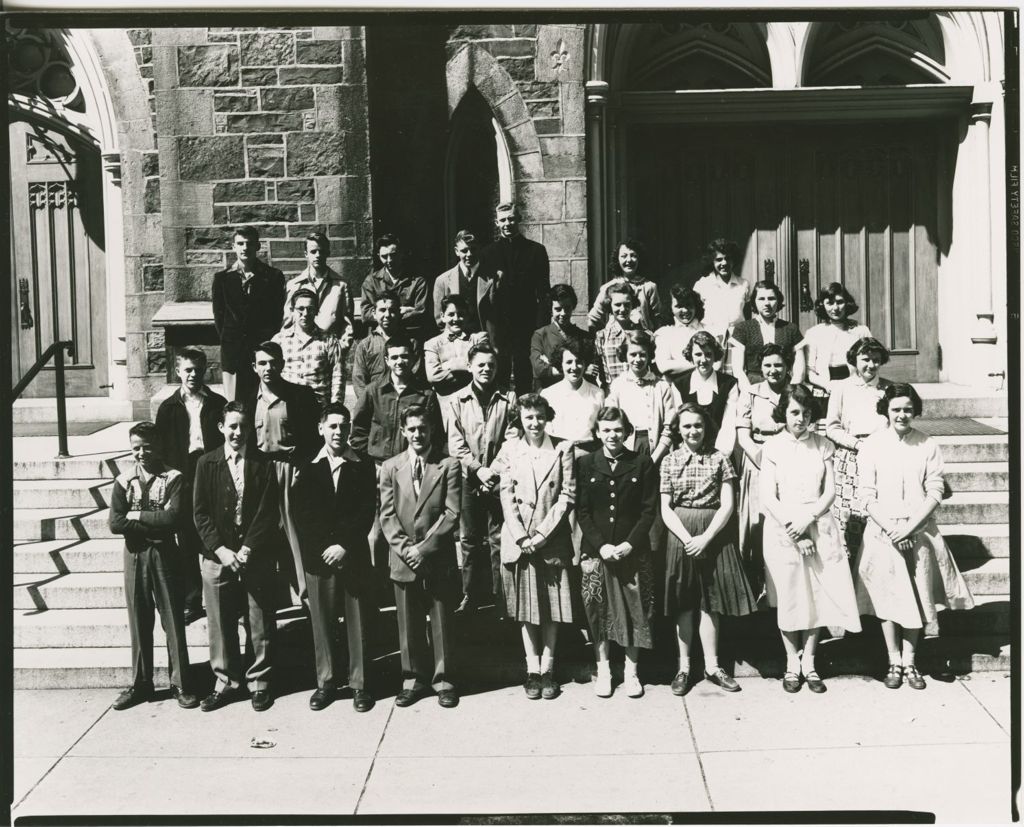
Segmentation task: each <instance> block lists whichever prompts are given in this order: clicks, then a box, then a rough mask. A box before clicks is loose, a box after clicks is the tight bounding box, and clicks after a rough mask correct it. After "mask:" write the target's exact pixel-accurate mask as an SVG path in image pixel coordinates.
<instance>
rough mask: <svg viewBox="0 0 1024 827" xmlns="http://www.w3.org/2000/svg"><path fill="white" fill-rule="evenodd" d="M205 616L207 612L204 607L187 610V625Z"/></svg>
mask: <svg viewBox="0 0 1024 827" xmlns="http://www.w3.org/2000/svg"><path fill="white" fill-rule="evenodd" d="M203 617H206V612H204V611H203V610H202V609H192V610H191V611H187V612H185V625H186V626H189V625H191V624H193V623H195V622H196V621H197V620H199V619H200V618H203Z"/></svg>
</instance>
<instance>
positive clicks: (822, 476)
mask: <svg viewBox="0 0 1024 827" xmlns="http://www.w3.org/2000/svg"><path fill="white" fill-rule="evenodd" d="M814 408H815V405H814V396H813V395H812V394H811V392H810V391H809V390H807V388H805V387H803V386H802V385H796V386H794V387H793V388H791V389H790V390H789V391H784V392H783V394H782V396H781V398H780V399H779V404H778V405H777V406H776V408H775V412H774V418H775V420H776V422H779V424H782V425H784V426H785V429H784V430H783V431H782V432H781V433H779V434H777V435H775V436H773V437H771V438H770V439H769V440H768V441H766V442H765V444H764V447H763V448H762V450H761V473H760V480H759V485H760V500H761V507H762V509H763V510H764V513H765V525H764V564H765V574H766V585H767V591H768V602H769V603H770V604H771V605H772V606H777V607H778V622H779V631H780V632H781V633H782V644H783V646H784V647H785V649H786V673H785V675H784V676H783V679H782V688H783V689H785V690H786V691H787V692H798V691H799V690H800V685H801V681H806V682H807V688H808V689H810V690H811V691H812V692H816V693H821V692H824V691H825V684H824V682H823V681H822V680H821V677H820V676H819V675H818V673H817V671H816V670H815V668H814V653H815V649H816V648H817V645H818V637H819V636H820V634H821V629H822V627H823V626H831V627H842V628H843V629H847V630H849V631H851V632H859V631H860V616H859V615H858V613H857V599H856V597H855V594H854V590H853V579H852V577H851V576H850V566H849V563H848V562H847V560H846V555H845V554H844V553H843V545H842V541H841V539H840V537H839V527H838V526H837V525H836V522H835V520H834V519H833V517H832V515H831V513H830V510H829V509H830V507H831V505H832V500H833V499H834V498H835V481H834V479H833V476H832V454H833V452H834V450H835V449H834V448H833V446H832V443H831V442H829V441H828V440H827V439H825V438H824V437H823V436H820V435H818V434H816V433H813V430H812V427H811V423H812V422H813V421H814Z"/></svg>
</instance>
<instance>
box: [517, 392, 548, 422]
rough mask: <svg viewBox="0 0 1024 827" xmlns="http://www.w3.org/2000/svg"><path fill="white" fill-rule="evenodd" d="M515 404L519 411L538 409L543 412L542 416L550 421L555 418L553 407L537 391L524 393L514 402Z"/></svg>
mask: <svg viewBox="0 0 1024 827" xmlns="http://www.w3.org/2000/svg"><path fill="white" fill-rule="evenodd" d="M516 406H517V407H518V408H519V410H520V411H522V410H524V409H525V410H529V411H540V412H541V413H543V414H544V418H545V419H546V420H547V421H548V422H550V421H551V420H552V419H554V418H555V409H554V408H552V407H551V403H550V402H548V400H547V399H545V398H544V397H543V396H541V395H540V394H539V393H526V394H523V395H522V396H520V397H519V399H518V400H517V402H516Z"/></svg>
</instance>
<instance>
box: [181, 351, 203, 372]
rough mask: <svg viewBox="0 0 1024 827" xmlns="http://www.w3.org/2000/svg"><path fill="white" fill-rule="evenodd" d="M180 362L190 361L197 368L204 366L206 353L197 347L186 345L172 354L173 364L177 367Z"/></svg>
mask: <svg viewBox="0 0 1024 827" xmlns="http://www.w3.org/2000/svg"><path fill="white" fill-rule="evenodd" d="M182 362H191V363H192V364H194V365H195V366H196V367H197V368H198V367H202V368H204V369H205V368H206V364H207V358H206V353H205V352H203V351H201V350H200V349H199V348H197V347H186V348H182V349H181V350H179V351H178V352H177V353H176V354H174V366H175V367H178V366H179V365H181V363H182Z"/></svg>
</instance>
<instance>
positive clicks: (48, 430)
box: [11, 422, 114, 437]
mask: <svg viewBox="0 0 1024 827" xmlns="http://www.w3.org/2000/svg"><path fill="white" fill-rule="evenodd" d="M112 424H114V423H112V422H69V423H68V436H91V435H92V434H95V433H96V432H97V431H102V430H103V429H104V428H109V427H110V426H111V425H112ZM11 428H12V432H13V435H14V436H16V437H18V436H57V423H56V422H15V423H13V424H12V426H11Z"/></svg>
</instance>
